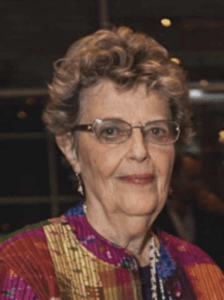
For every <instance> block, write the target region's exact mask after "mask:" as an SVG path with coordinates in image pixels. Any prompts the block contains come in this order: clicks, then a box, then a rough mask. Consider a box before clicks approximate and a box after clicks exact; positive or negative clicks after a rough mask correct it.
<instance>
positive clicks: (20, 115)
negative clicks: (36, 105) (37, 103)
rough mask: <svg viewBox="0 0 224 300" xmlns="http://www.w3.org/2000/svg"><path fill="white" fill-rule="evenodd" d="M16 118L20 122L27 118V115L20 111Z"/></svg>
mask: <svg viewBox="0 0 224 300" xmlns="http://www.w3.org/2000/svg"><path fill="white" fill-rule="evenodd" d="M17 117H18V118H19V119H21V120H24V119H26V117H27V113H26V112H25V111H23V110H20V111H18V112H17Z"/></svg>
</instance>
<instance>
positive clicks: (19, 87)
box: [0, 0, 224, 234]
mask: <svg viewBox="0 0 224 300" xmlns="http://www.w3.org/2000/svg"><path fill="white" fill-rule="evenodd" d="M164 17H166V18H169V19H170V20H171V21H172V25H171V26H170V27H169V28H166V27H163V26H162V25H161V23H160V20H161V19H162V18H164ZM111 25H115V26H119V25H126V26H130V27H132V28H133V29H135V30H139V31H143V32H145V33H147V34H150V35H151V36H153V37H154V38H155V39H156V40H157V41H159V42H160V43H161V44H163V45H164V46H165V47H166V48H167V49H168V50H169V51H170V53H171V55H172V56H173V57H178V58H179V59H180V61H181V64H182V66H183V67H184V69H185V70H186V71H187V72H188V77H189V82H190V85H189V86H190V88H191V89H193V88H194V89H200V90H201V91H203V93H204V94H203V95H202V96H201V97H197V95H196V96H194V95H195V94H194V95H193V94H192V95H193V96H191V101H192V103H193V106H194V110H195V117H194V124H195V127H196V128H197V132H198V134H197V136H196V138H195V141H194V144H193V145H192V147H191V148H190V150H189V151H193V152H197V153H198V154H199V155H200V156H201V157H202V159H203V162H204V172H203V174H204V175H203V176H204V178H203V180H204V182H205V183H206V184H207V185H208V187H209V188H210V189H211V191H214V192H215V193H216V194H217V195H218V196H219V197H220V198H221V199H222V200H224V184H223V175H224V144H223V142H222V141H221V142H220V141H219V132H220V131H221V130H224V85H223V82H224V1H223V0H195V1H193V0H190V1H179V0H170V1H164V0H157V1H145V0H138V1H134V0H119V1H112V0H107V1H106V0H104V1H103V0H101V1H96V0H82V1H80V0H79V1H78V0H72V1H71V0H67V1H63V2H62V1H57V0H54V1H53V0H48V1H45V0H39V1H28V0H22V1H18V0H17V1H16V0H1V2H0V179H1V185H0V232H1V234H4V233H7V232H10V231H12V230H15V229H18V228H20V227H22V226H23V225H25V224H27V223H33V222H37V221H39V220H42V219H45V218H49V217H52V216H57V215H59V214H61V213H63V212H64V211H65V210H66V209H67V208H68V207H69V206H71V205H72V203H74V201H76V200H77V199H78V198H79V196H78V195H77V193H76V192H75V185H74V184H72V181H71V180H70V179H69V177H70V175H69V174H70V170H69V169H68V168H66V167H65V164H64V163H63V161H62V157H61V154H60V152H59V150H58V149H57V148H56V147H55V144H54V141H53V139H52V138H50V137H49V136H47V134H46V133H45V130H44V127H43V124H42V121H41V111H42V109H43V106H44V103H45V101H46V99H47V92H46V86H47V83H49V82H50V80H51V76H52V71H53V68H52V64H53V62H54V61H55V60H57V59H59V58H60V57H62V56H63V55H64V54H65V52H66V50H67V48H68V46H69V45H70V44H71V43H72V42H74V41H75V40H77V39H78V38H80V37H82V36H84V35H87V34H90V33H92V32H94V31H95V30H97V29H99V28H102V27H107V26H111Z"/></svg>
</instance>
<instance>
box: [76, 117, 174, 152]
mask: <svg viewBox="0 0 224 300" xmlns="http://www.w3.org/2000/svg"><path fill="white" fill-rule="evenodd" d="M116 120H118V121H122V122H124V123H126V124H127V125H128V126H129V127H130V134H129V135H127V138H126V139H125V140H122V141H121V142H115V143H113V142H111V143H110V142H108V143H107V142H102V141H101V140H100V139H99V137H98V135H97V134H96V131H94V124H96V123H99V122H103V121H116ZM161 121H162V122H164V121H166V122H168V123H170V124H173V125H176V131H177V136H176V139H175V140H174V141H172V142H170V143H165V144H159V143H153V142H151V143H152V144H155V145H161V146H166V145H171V144H174V143H175V142H176V141H177V140H178V139H179V137H180V125H179V124H178V123H177V122H176V121H171V120H164V119H163V120H154V121H149V122H147V123H145V124H143V125H136V126H132V125H131V124H130V123H128V122H126V121H124V120H122V119H119V118H105V119H95V120H94V121H93V122H92V123H89V124H77V125H75V127H74V128H73V131H87V132H92V133H94V134H95V136H96V137H97V139H98V141H99V142H101V143H103V144H121V143H124V142H125V141H126V140H128V139H129V138H130V137H131V135H132V130H133V128H139V129H140V130H141V133H142V135H143V137H144V131H143V130H144V129H143V128H144V127H145V126H146V125H148V124H149V123H155V122H161Z"/></svg>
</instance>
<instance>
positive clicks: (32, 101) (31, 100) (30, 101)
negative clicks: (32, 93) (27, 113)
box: [26, 97, 36, 106]
mask: <svg viewBox="0 0 224 300" xmlns="http://www.w3.org/2000/svg"><path fill="white" fill-rule="evenodd" d="M26 104H27V105H29V106H33V105H35V104H36V100H35V98H34V97H28V98H26Z"/></svg>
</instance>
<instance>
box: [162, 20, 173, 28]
mask: <svg viewBox="0 0 224 300" xmlns="http://www.w3.org/2000/svg"><path fill="white" fill-rule="evenodd" d="M160 23H161V24H162V25H163V26H164V27H170V26H171V25H172V22H171V21H170V19H167V18H164V19H161V21H160Z"/></svg>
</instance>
